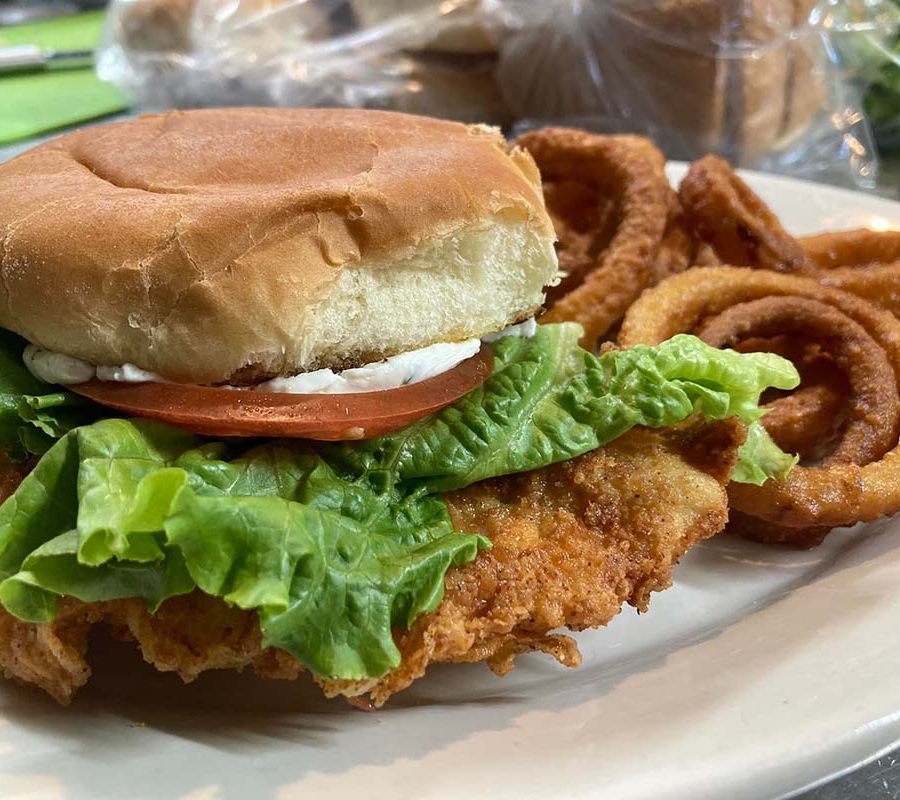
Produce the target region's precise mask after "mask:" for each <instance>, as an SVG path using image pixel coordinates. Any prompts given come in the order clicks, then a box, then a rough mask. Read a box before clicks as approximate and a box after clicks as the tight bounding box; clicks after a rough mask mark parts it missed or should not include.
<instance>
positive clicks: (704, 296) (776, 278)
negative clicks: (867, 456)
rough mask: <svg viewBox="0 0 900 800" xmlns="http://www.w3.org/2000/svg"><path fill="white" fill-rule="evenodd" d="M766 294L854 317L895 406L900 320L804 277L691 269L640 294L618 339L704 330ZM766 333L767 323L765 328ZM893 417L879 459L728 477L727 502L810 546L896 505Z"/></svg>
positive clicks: (898, 469) (628, 342)
mask: <svg viewBox="0 0 900 800" xmlns="http://www.w3.org/2000/svg"><path fill="white" fill-rule="evenodd" d="M770 296H776V297H788V298H801V299H805V300H812V301H816V302H817V303H820V304H825V305H828V306H831V307H832V308H833V309H835V310H837V311H838V312H840V313H841V314H842V315H843V316H844V317H846V318H847V319H849V320H851V321H852V322H854V323H856V325H857V326H858V327H859V328H861V329H862V330H863V331H865V333H866V334H867V336H868V337H870V338H871V340H872V341H873V342H874V343H875V344H876V345H877V346H878V347H879V348H880V349H881V350H882V351H883V354H884V357H885V360H886V362H887V364H888V365H889V368H890V372H891V381H890V384H885V385H882V386H880V387H879V391H881V392H884V393H885V394H886V395H890V397H891V400H890V405H891V406H892V407H895V408H900V398H898V390H897V387H898V384H900V320H897V319H896V318H895V317H894V316H892V315H891V314H889V313H888V312H886V311H884V310H883V309H880V308H878V307H876V306H874V305H873V304H871V303H868V302H866V301H865V300H862V299H860V298H858V297H856V296H854V295H852V294H849V293H847V292H843V291H840V290H837V289H832V288H830V287H826V286H821V285H819V284H818V283H816V282H815V281H814V280H812V279H809V278H802V277H797V276H792V275H782V274H778V273H776V272H772V271H767V270H752V269H737V268H732V267H713V268H700V269H693V270H689V271H688V272H686V273H683V274H681V275H676V276H674V277H672V278H669V279H668V280H666V281H664V282H663V283H661V284H660V285H659V286H657V287H656V288H654V289H650V290H648V291H647V292H645V293H644V295H643V296H642V297H641V298H640V300H639V301H638V302H637V303H635V304H634V305H633V306H632V307H631V309H629V311H628V314H627V315H626V317H625V320H624V322H623V324H622V329H621V332H620V336H619V344H620V345H622V346H624V347H631V346H633V345H635V344H658V343H659V342H662V341H664V340H665V339H668V338H670V337H671V336H674V335H675V334H677V333H684V332H688V333H690V332H694V331H697V330H700V329H702V328H703V327H704V326H706V325H708V324H711V323H708V322H707V321H708V320H709V319H710V318H712V317H715V316H717V315H719V314H722V313H723V312H725V311H726V310H728V309H729V308H731V307H732V306H737V305H739V304H744V303H749V302H752V301H755V300H759V299H761V298H767V297H770ZM804 307H805V308H809V307H808V306H804ZM845 327H846V326H845ZM771 334H772V331H771V330H767V333H766V335H771ZM748 335H750V334H748ZM872 379H877V377H875V376H873V377H872ZM890 417H891V419H890V420H888V419H884V420H883V421H882V423H879V424H884V425H885V427H887V429H888V433H886V434H885V439H884V440H883V441H890V442H891V445H890V448H891V449H889V450H888V451H887V452H886V453H884V454H883V456H882V457H880V458H878V459H877V460H872V461H870V462H868V463H860V464H856V463H836V461H837V460H838V459H835V458H834V457H832V458H830V459H828V463H827V464H823V465H820V466H808V467H797V468H795V469H794V470H793V471H792V472H791V474H790V475H789V476H788V477H787V479H786V480H784V481H769V482H767V483H766V484H764V485H763V486H761V487H757V486H751V485H748V484H736V483H733V484H731V486H730V487H729V498H730V500H731V503H732V507H733V508H734V509H736V510H737V511H739V512H742V513H743V514H746V515H749V516H751V517H758V518H759V519H761V520H764V521H765V522H766V523H767V524H766V525H760V526H749V527H750V528H752V530H749V531H748V530H745V531H744V532H745V533H749V534H750V535H754V536H755V537H756V538H762V539H765V540H767V541H782V542H788V543H791V544H795V545H798V546H809V545H810V544H812V543H816V542H817V541H820V540H821V537H822V536H823V535H824V532H826V531H827V530H828V529H830V528H832V527H836V526H842V525H852V524H854V523H856V522H861V521H871V520H874V519H878V518H879V517H882V516H887V515H890V514H894V513H896V512H897V511H900V445H898V444H897V439H898V436H900V416H898V415H894V414H891V415H890ZM879 447H880V446H879ZM877 449H878V448H877V447H876V448H875V450H877Z"/></svg>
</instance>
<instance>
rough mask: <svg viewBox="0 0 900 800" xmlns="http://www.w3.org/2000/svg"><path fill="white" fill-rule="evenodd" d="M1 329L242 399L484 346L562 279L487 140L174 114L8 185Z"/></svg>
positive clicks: (53, 148) (537, 202)
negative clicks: (286, 383)
mask: <svg viewBox="0 0 900 800" xmlns="http://www.w3.org/2000/svg"><path fill="white" fill-rule="evenodd" d="M0 226H2V229H3V230H4V231H5V238H4V240H3V242H4V243H3V247H2V252H0V278H2V280H0V326H2V327H5V328H9V329H11V330H13V331H15V332H17V333H19V334H20V335H22V336H24V337H25V338H26V339H28V340H29V341H30V342H32V343H35V344H37V345H39V346H41V347H44V348H46V349H49V350H53V351H56V352H60V353H64V354H66V355H70V356H74V357H76V358H80V359H83V360H85V361H88V362H90V363H93V364H98V365H116V364H123V363H131V364H135V365H137V366H138V367H141V368H142V369H145V370H149V371H152V372H156V373H159V374H160V375H162V376H164V377H165V378H167V379H170V380H174V381H180V382H193V383H218V382H239V383H240V382H248V381H250V380H259V379H263V378H267V377H271V376H274V375H285V374H294V373H297V372H302V371H306V370H310V369H317V368H320V367H325V366H329V367H340V366H348V365H351V364H354V363H360V362H365V361H371V360H375V359H378V358H381V357H384V356H388V355H392V354H394V353H398V352H403V351H406V350H412V349H415V348H419V347H424V346H427V345H429V344H433V343H435V342H438V341H455V340H462V339H466V338H470V337H475V336H481V335H482V334H484V333H487V332H489V331H493V330H497V329H499V328H502V327H504V326H505V325H508V324H510V323H512V322H515V321H517V320H520V319H522V318H525V317H527V316H529V315H531V314H532V313H534V311H535V310H536V309H537V308H538V307H539V306H540V304H541V302H542V300H543V287H544V286H545V285H546V284H548V283H549V282H550V281H551V280H552V279H553V277H554V275H555V274H556V269H557V265H556V257H555V254H554V250H553V240H554V234H553V227H552V224H551V222H550V219H549V217H548V216H547V213H546V211H545V209H544V204H543V198H542V195H541V184H540V177H539V175H538V171H537V168H536V167H535V165H534V162H533V161H532V160H531V158H530V157H529V156H528V155H527V154H526V153H525V152H523V151H518V150H514V151H512V152H511V153H508V152H507V144H506V142H505V141H504V139H503V138H502V136H501V135H500V134H499V133H498V132H497V131H495V130H492V129H488V128H484V127H480V126H465V125H461V124H458V123H453V122H445V121H439V120H434V119H426V118H420V117H412V116H405V115H402V114H392V113H388V112H374V111H358V110H330V109H318V110H317V109H296V110H294V109H292V110H285V109H249V108H248V109H216V110H202V111H189V112H174V113H168V114H163V115H154V116H146V117H141V118H140V119H137V120H133V121H128V122H123V123H119V124H114V125H104V126H98V127H94V128H88V129H86V130H82V131H78V132H76V133H73V134H69V135H66V136H61V137H59V138H57V139H54V140H53V141H51V142H48V143H47V144H45V145H42V146H40V147H38V148H35V149H34V150H31V151H29V152H27V153H25V154H23V155H21V156H19V157H18V158H16V159H13V160H12V161H9V162H7V163H6V164H3V165H0Z"/></svg>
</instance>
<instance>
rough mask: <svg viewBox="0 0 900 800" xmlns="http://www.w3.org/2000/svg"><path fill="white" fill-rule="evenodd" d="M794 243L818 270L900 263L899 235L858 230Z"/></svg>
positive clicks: (895, 232) (809, 238)
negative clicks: (797, 243) (798, 244)
mask: <svg viewBox="0 0 900 800" xmlns="http://www.w3.org/2000/svg"><path fill="white" fill-rule="evenodd" d="M798 241H799V242H800V246H801V247H802V248H803V250H804V252H805V253H806V256H807V258H809V260H810V261H811V262H812V263H813V264H814V265H815V266H817V267H819V268H820V269H834V268H835V267H868V266H871V265H873V264H890V263H892V262H900V231H873V230H869V229H868V228H858V229H856V230H851V231H835V232H832V233H820V234H817V235H816V236H805V237H803V238H801V239H799V240H798Z"/></svg>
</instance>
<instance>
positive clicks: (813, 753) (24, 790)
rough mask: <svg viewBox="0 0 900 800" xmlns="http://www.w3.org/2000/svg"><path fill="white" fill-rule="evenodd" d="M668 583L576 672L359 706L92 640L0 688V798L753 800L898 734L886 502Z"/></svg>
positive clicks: (813, 207) (790, 219)
mask: <svg viewBox="0 0 900 800" xmlns="http://www.w3.org/2000/svg"><path fill="white" fill-rule="evenodd" d="M677 175H678V171H677V170H675V171H673V176H677ZM752 183H753V184H754V186H755V187H756V188H757V189H758V190H759V191H760V192H761V193H762V195H763V196H764V197H765V199H766V200H768V201H769V202H770V203H771V204H772V206H773V207H774V209H775V211H776V212H777V213H778V214H780V215H781V217H782V219H783V220H784V221H785V223H786V225H787V227H788V228H790V229H791V230H792V231H795V232H797V233H806V232H812V231H816V230H819V229H823V228H833V229H837V228H848V227H854V226H865V225H874V226H880V227H887V226H890V227H900V204H894V203H890V202H887V201H883V200H879V199H875V198H871V197H866V196H862V195H857V194H853V193H849V192H843V191H838V190H835V189H829V188H824V187H820V186H815V185H812V184H804V183H797V182H793V181H789V180H784V179H778V178H771V177H764V176H759V175H756V176H753V177H752ZM675 582H676V585H675V587H674V588H673V589H671V590H669V591H668V592H664V593H662V594H660V595H656V596H655V598H654V600H653V603H652V608H651V612H650V613H649V614H648V615H647V616H645V617H643V618H640V619H639V618H638V616H637V614H635V612H634V611H633V610H631V609H626V610H625V611H624V612H623V613H622V614H621V615H620V616H619V617H618V618H617V619H616V620H615V621H614V623H613V624H612V625H610V626H609V627H608V628H606V629H604V630H600V631H592V632H588V633H586V634H583V635H581V636H579V639H580V641H581V645H582V650H583V653H584V656H585V658H584V664H583V666H582V667H581V668H580V669H579V670H577V671H570V670H567V669H564V668H563V667H560V666H557V665H556V664H554V663H552V662H551V661H550V660H549V659H548V658H546V657H542V656H526V657H523V658H521V659H520V660H519V662H518V668H517V669H516V670H514V671H513V673H512V674H510V675H509V676H508V677H506V678H503V679H500V678H496V677H494V676H493V675H492V674H491V673H490V672H489V671H488V670H487V668H486V667H484V666H481V665H471V666H452V667H443V668H435V669H433V670H432V671H431V672H430V673H429V675H428V677H427V678H426V679H425V680H422V681H420V682H419V683H417V684H415V685H414V686H413V688H412V689H410V690H408V691H407V692H406V693H404V694H401V695H398V696H397V697H396V698H395V699H394V701H392V702H391V704H390V705H389V707H387V708H384V709H382V710H381V711H378V712H374V713H370V714H365V713H362V712H359V711H355V710H354V709H352V708H350V707H348V706H346V705H344V704H343V703H341V702H327V701H325V700H324V699H322V698H321V697H320V695H319V694H318V692H317V690H316V689H315V688H314V687H312V686H310V685H308V684H307V683H304V682H298V683H295V684H285V683H278V682H273V683H266V682H262V681H258V680H256V679H254V678H253V677H251V676H250V675H245V676H238V675H232V674H210V675H205V676H203V678H201V679H200V680H199V681H197V682H196V683H194V684H192V685H190V686H183V685H181V683H180V682H179V681H178V679H177V678H175V677H173V676H171V675H160V674H157V673H154V672H153V671H152V670H151V669H150V668H148V667H145V666H144V665H143V663H142V662H141V661H140V660H139V658H138V657H136V656H135V655H134V654H133V653H132V652H131V651H130V649H125V646H123V645H118V646H113V645H107V646H106V647H104V648H102V649H105V650H107V652H106V653H105V654H104V655H105V658H103V659H102V662H103V663H102V664H101V665H100V666H99V667H98V669H97V670H96V671H95V677H94V680H93V681H92V683H91V684H90V685H89V688H88V689H87V690H85V692H84V693H83V694H82V695H81V696H80V697H79V698H78V700H77V701H76V702H75V704H74V705H73V706H71V707H70V708H68V709H63V708H59V707H57V706H56V705H55V704H53V703H52V702H51V701H49V700H47V699H46V698H45V697H43V696H41V695H39V694H38V693H36V692H32V691H28V690H23V689H20V688H17V687H14V686H11V685H2V686H0V797H3V798H26V797H27V798H30V799H31V800H35V799H37V798H41V799H42V800H50V798H54V799H55V798H66V799H67V800H81V798H84V799H85V800H106V799H107V798H123V797H129V798H144V797H148V798H150V797H152V798H157V797H167V798H169V797H171V798H175V797H177V798H182V799H183V800H188V798H190V800H226V799H227V798H267V797H273V798H278V800H295V798H312V797H327V798H329V799H330V800H337V798H344V797H347V798H354V800H360V799H361V798H365V799H366V800H375V799H376V798H386V799H387V798H390V800H396V799H397V798H410V797H417V798H418V797H423V798H424V797H427V798H461V797H485V796H490V797H492V798H493V799H494V800H505V798H510V799H512V798H515V799H516V800H527V799H528V798H541V800H549V799H550V798H572V799H578V798H615V800H633V799H634V800H636V799H637V798H653V800H676V799H677V800H686V799H688V798H689V799H690V800H704V799H705V798H710V800H720V799H721V798H723V797H727V798H729V800H744V799H745V798H746V800H751V799H752V800H757V799H760V800H762V799H763V798H765V800H769V798H773V797H777V796H781V795H784V794H785V793H788V792H791V791H793V790H796V789H798V788H800V787H803V786H805V785H808V784H810V783H812V782H815V781H817V780H821V779H823V778H824V777H826V776H828V775H833V774H835V773H837V772H840V771H843V770H846V769H849V768H852V767H853V766H855V765H857V764H859V763H860V762H861V761H862V760H865V759H868V758H870V757H872V756H874V755H875V754H877V753H878V752H879V751H883V750H885V749H886V748H889V747H892V746H893V745H894V744H895V743H896V742H897V741H898V740H900V680H898V677H897V676H898V672H900V625H898V624H897V620H898V619H900V519H898V520H896V521H894V522H882V523H879V524H875V525H870V526H867V527H860V528H857V529H855V530H853V531H838V532H835V533H833V534H831V536H829V538H828V539H827V541H826V543H825V545H823V546H822V547H820V548H818V549H817V550H813V551H812V552H808V553H798V552H787V551H784V550H779V549H776V548H773V547H767V546H763V545H757V544H753V543H750V542H744V541H739V540H736V539H733V538H730V537H720V538H717V539H714V540H713V541H711V542H708V543H705V544H703V545H701V546H699V547H697V548H695V549H694V550H693V551H692V552H691V553H689V554H688V556H687V557H686V558H685V559H684V562H683V563H682V564H681V566H680V567H679V568H678V569H677V570H676V574H675Z"/></svg>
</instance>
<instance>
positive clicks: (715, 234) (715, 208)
mask: <svg viewBox="0 0 900 800" xmlns="http://www.w3.org/2000/svg"><path fill="white" fill-rule="evenodd" d="M678 197H679V199H680V200H681V205H682V207H683V208H684V213H685V218H686V220H687V223H688V225H689V227H690V228H691V230H692V231H693V232H694V234H695V235H696V236H697V237H698V238H700V239H702V240H703V241H704V242H706V243H708V244H709V245H711V246H712V248H713V250H714V251H715V252H716V254H717V255H718V257H719V258H720V259H721V260H722V261H723V262H724V263H726V264H733V265H735V266H740V267H758V268H760V269H771V270H775V271H776V272H790V273H806V272H809V271H811V270H812V264H811V263H810V261H809V259H807V256H806V253H805V252H804V250H803V248H802V247H801V246H800V243H799V242H798V241H797V240H796V239H795V238H794V237H793V236H791V235H790V234H789V233H788V232H787V231H785V229H784V228H783V227H782V225H781V222H780V221H779V219H778V217H777V216H775V214H773V213H772V211H771V209H770V208H769V207H768V206H767V205H766V204H765V203H764V202H763V201H762V200H761V199H760V198H759V196H758V195H757V194H756V193H755V192H754V191H753V190H752V189H751V188H750V187H749V186H747V184H746V183H745V182H744V181H743V180H742V179H741V178H740V177H739V176H738V175H737V173H736V172H735V171H734V170H733V169H732V168H731V165H730V164H729V163H728V162H727V161H725V160H724V159H721V158H719V157H718V156H706V157H705V158H702V159H700V160H699V161H695V162H694V163H693V164H692V165H691V167H690V169H689V170H688V173H687V175H685V177H684V180H682V182H681V187H680V188H679V190H678Z"/></svg>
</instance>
